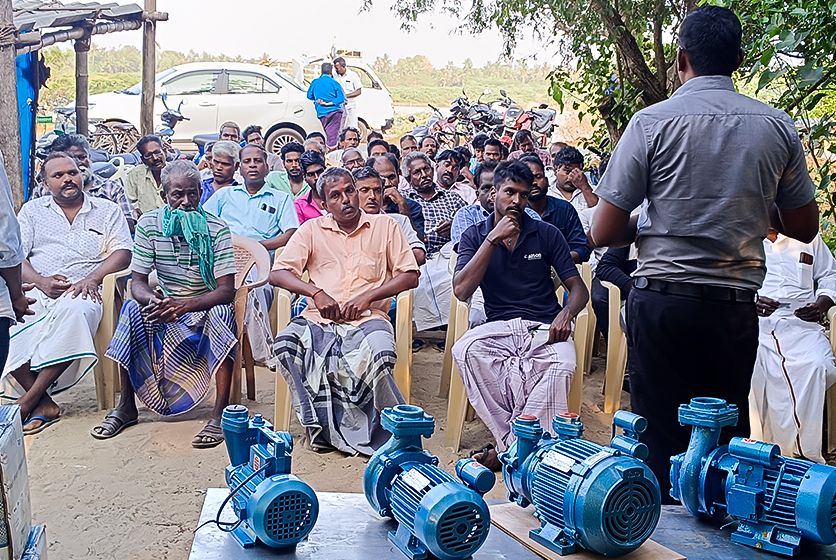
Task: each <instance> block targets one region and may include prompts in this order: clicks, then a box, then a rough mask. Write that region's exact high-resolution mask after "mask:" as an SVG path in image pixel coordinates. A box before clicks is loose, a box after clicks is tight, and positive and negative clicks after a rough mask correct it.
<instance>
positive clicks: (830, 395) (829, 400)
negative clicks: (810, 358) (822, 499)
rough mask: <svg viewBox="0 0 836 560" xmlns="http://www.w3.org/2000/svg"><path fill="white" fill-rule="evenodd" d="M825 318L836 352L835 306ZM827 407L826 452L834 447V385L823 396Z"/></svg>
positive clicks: (835, 411)
mask: <svg viewBox="0 0 836 560" xmlns="http://www.w3.org/2000/svg"><path fill="white" fill-rule="evenodd" d="M827 320H828V321H830V347H831V348H832V349H833V353H834V354H836V323H834V320H836V307H831V308H830V309H828V310H827ZM825 403H826V405H825V408H826V409H827V452H828V453H832V452H833V450H834V449H836V385H834V386H832V387H831V388H830V389H828V390H827V393H826V396H825Z"/></svg>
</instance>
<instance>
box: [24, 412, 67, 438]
mask: <svg viewBox="0 0 836 560" xmlns="http://www.w3.org/2000/svg"><path fill="white" fill-rule="evenodd" d="M60 419H61V417H60V416H56V417H55V418H47V417H46V416H30V417H29V418H27V419H26V424H24V427H26V426H28V425H29V423H30V422H32V421H34V420H40V421H41V425H40V426H38V427H37V428H35V429H32V430H23V435H25V436H34V435H35V434H39V433H41V432H43V431H44V430H46V429H47V428H49V427H50V426H52V425H53V424H55V423H56V422H58V421H59V420H60Z"/></svg>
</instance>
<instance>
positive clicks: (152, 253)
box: [131, 209, 235, 298]
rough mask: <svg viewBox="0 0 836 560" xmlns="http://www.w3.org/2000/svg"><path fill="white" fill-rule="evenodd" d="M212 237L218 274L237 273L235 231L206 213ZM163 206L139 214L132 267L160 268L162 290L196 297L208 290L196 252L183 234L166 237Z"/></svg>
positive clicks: (142, 270) (138, 269) (137, 269)
mask: <svg viewBox="0 0 836 560" xmlns="http://www.w3.org/2000/svg"><path fill="white" fill-rule="evenodd" d="M206 221H207V223H208V225H209V237H210V238H211V240H212V249H213V251H214V253H215V278H221V277H222V276H226V275H228V274H235V253H234V251H233V249H232V234H231V233H230V232H229V228H228V227H227V225H226V224H225V223H224V222H222V221H221V220H220V219H219V218H216V217H215V216H213V215H211V214H206ZM162 231H163V212H162V209H158V210H153V211H151V212H148V213H146V214H143V215H142V216H140V218H139V221H138V222H137V224H136V236H135V237H134V253H133V260H132V261H131V270H132V271H133V272H136V273H138V274H150V273H151V270H156V271H157V278H158V280H159V283H160V287H162V289H163V293H165V294H166V295H168V296H172V297H180V298H185V297H194V296H199V295H202V294H205V293H207V292H209V288H207V287H206V284H205V283H204V282H203V278H202V277H201V275H200V264H199V263H198V258H197V254H196V253H194V252H192V250H191V248H189V245H188V244H187V243H186V240H185V239H184V238H182V237H164V236H163V234H162Z"/></svg>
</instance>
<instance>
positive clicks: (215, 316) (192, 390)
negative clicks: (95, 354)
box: [105, 299, 238, 416]
mask: <svg viewBox="0 0 836 560" xmlns="http://www.w3.org/2000/svg"><path fill="white" fill-rule="evenodd" d="M237 342H238V338H237V337H236V336H235V313H234V311H233V308H232V305H217V306H215V307H212V308H211V309H208V310H206V311H196V312H194V313H186V314H185V315H183V316H182V317H180V318H178V319H177V321H175V322H173V323H165V324H157V325H151V324H149V323H147V322H146V321H145V320H144V318H143V316H142V311H141V309H140V307H139V304H138V303H137V302H136V301H134V300H132V299H129V300H128V301H126V302H125V304H124V305H123V306H122V313H121V315H120V317H119V326H118V327H117V328H116V333H115V334H114V335H113V340H111V341H110V345H109V346H108V347H107V352H106V353H105V356H106V357H108V358H110V359H111V360H113V361H115V362H117V363H118V364H119V365H121V366H122V367H124V368H126V369H127V370H128V373H129V375H130V379H131V385H132V386H133V388H134V391H136V396H137V397H139V400H141V401H142V402H143V403H144V404H145V406H147V407H148V408H150V409H151V410H153V411H154V412H156V413H158V414H161V415H163V416H172V415H175V414H182V413H184V412H188V411H189V410H191V409H192V408H194V407H195V406H197V405H198V404H199V403H200V401H201V400H203V398H204V397H205V396H206V394H207V393H208V392H209V387H210V382H211V381H212V376H213V375H214V374H215V372H217V370H218V368H219V367H220V366H221V364H222V363H223V361H224V360H225V359H226V358H227V357H230V358H231V357H232V355H233V352H234V350H235V345H236V344H237Z"/></svg>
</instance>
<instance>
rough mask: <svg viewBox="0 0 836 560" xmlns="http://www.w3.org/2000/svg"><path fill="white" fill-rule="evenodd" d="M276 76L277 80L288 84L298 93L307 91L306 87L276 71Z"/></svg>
mask: <svg viewBox="0 0 836 560" xmlns="http://www.w3.org/2000/svg"><path fill="white" fill-rule="evenodd" d="M276 76H278V77H279V78H281V79H282V80H284V81H285V82H287V83H289V84H290V85H292V86H293V87H295V88H296V89H298V90H299V91H307V90H308V88H307V86H305V85H303V84H300V83H299V82H297V81H296V80H294V79H293V78H291V77H290V76H288V75H287V74H282V73H281V72H279V71H276Z"/></svg>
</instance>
